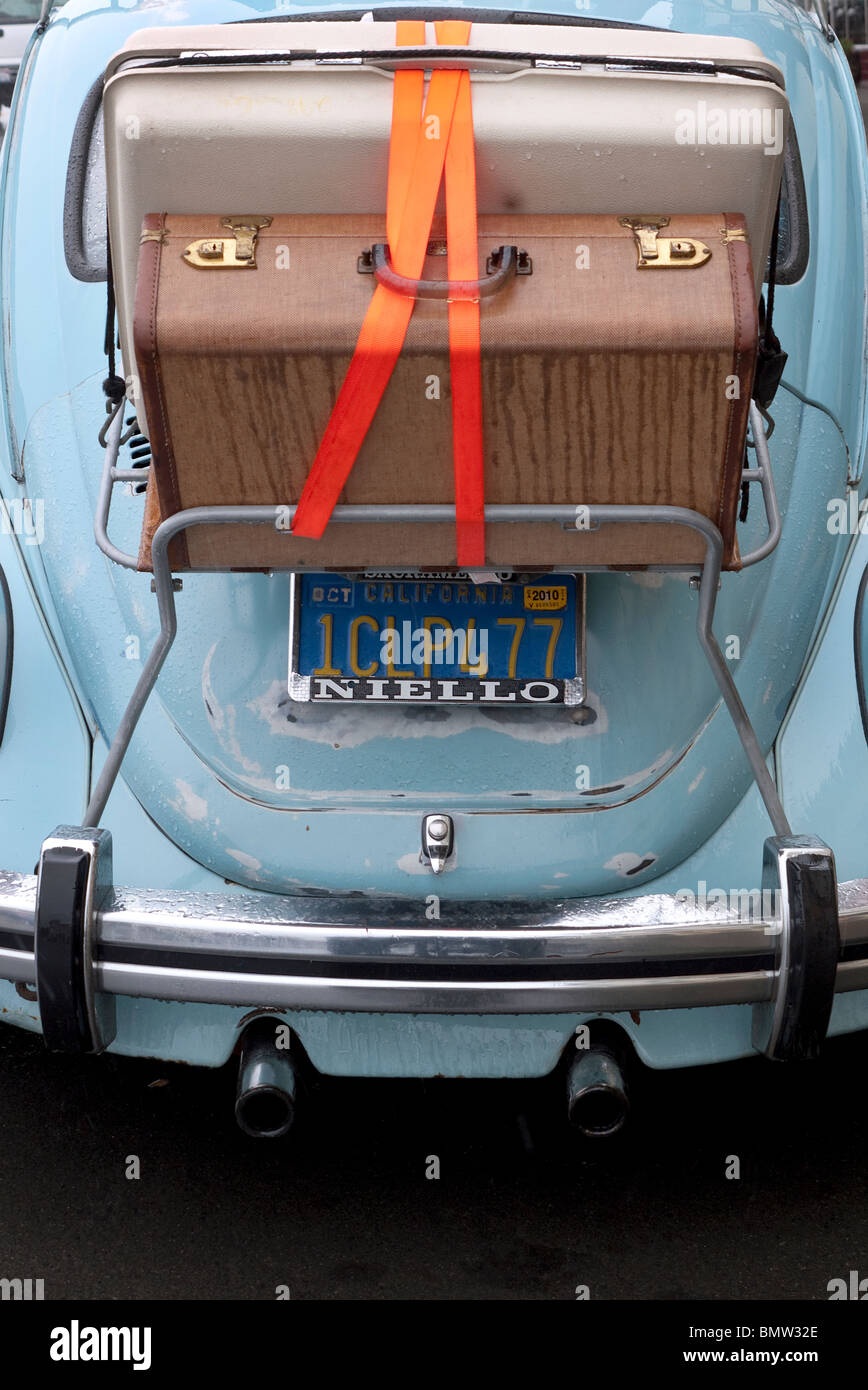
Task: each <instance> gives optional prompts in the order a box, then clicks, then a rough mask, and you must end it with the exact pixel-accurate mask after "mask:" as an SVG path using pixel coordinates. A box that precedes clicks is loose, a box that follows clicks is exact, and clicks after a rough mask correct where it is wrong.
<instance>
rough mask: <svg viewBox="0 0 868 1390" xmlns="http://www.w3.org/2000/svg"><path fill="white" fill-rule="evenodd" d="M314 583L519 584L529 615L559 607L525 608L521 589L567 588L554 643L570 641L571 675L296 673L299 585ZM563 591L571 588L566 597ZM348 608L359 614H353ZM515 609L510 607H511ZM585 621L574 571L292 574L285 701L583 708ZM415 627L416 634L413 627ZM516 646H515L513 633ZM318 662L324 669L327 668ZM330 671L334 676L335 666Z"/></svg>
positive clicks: (580, 582)
mask: <svg viewBox="0 0 868 1390" xmlns="http://www.w3.org/2000/svg"><path fill="white" fill-rule="evenodd" d="M316 581H323V582H324V583H325V582H326V581H328V582H329V583H330V584H331V585H332V586H334V587H337V586H341V585H343V586H346V585H353V586H355V585H357V584H382V583H386V582H388V583H391V584H393V585H394V586H396V587H397V586H399V585H405V586H406V585H413V586H415V585H417V584H426V585H429V586H430V585H433V584H438V585H442V584H446V585H447V586H448V585H460V584H466V585H468V586H470V585H475V584H480V583H482V584H486V585H490V584H492V583H499V584H501V585H508V586H511V587H512V588H513V589H515V588H518V587H521V589H522V594H521V611H522V612H528V613H529V614H534V613H536V614H538V615H539V616H543V615H544V614H545V613H550V612H552V611H559V610H551V609H548V608H545V607H544V606H540V607H537V606H536V605H535V606H534V607H530V608H525V591H526V590H529V589H530V590H532V589H537V590H543V591H545V590H548V589H551V590H555V591H556V590H558V589H559V588H561V587H562V586H563V587H566V588H567V590H568V598H567V603H566V612H567V618H568V622H567V627H566V629H565V630H560V631H559V632H558V635H557V637H556V638H555V652H556V653H558V654H560V655H561V656H563V650H562V646H561V643H562V641H566V642H568V643H570V644H571V645H570V646H569V647H568V648H567V649H566V650H568V651H570V652H571V653H572V657H573V661H572V662H570V665H573V664H574V668H575V674H574V675H569V674H566V675H558V676H554V675H552V676H551V677H546V676H538V677H537V676H527V675H515V676H512V677H510V676H508V675H507V676H495V677H492V676H489V675H488V674H487V673H486V674H477V675H468V676H463V677H461V676H455V675H451V676H445V675H443V676H440V675H436V674H434V672H433V670H431V673H430V674H429V675H428V676H427V677H426V676H425V675H423V674H419V675H416V674H413V675H411V676H408V675H407V671H406V667H402V673H401V674H395V675H394V676H393V675H376V676H370V675H360V676H357V675H352V674H349V675H348V674H344V673H343V672H342V671H341V672H338V673H337V674H336V675H334V676H324V675H320V674H318V673H317V672H316V671H313V672H303V671H302V670H301V669H300V667H301V650H302V621H303V620H302V603H303V598H304V591H305V586H306V585H311V586H313V585H315V584H316ZM570 590H571V591H572V594H571V597H570V593H569V591H570ZM355 594H356V590H355V589H354V590H353V598H352V601H350V602H344V603H342V604H341V605H340V607H341V608H342V609H343V611H344V612H348V611H349V610H350V609H354V608H355ZM425 602H427V599H426V600H425ZM438 606H441V607H443V606H444V604H443V601H442V600H438ZM475 606H476V605H475V604H474V605H471V607H475ZM482 606H483V605H482V604H479V605H478V607H477V612H476V616H478V612H479V610H481V609H482ZM334 611H335V610H334V608H331V609H330V608H329V607H328V604H327V603H326V604H325V605H324V606H322V607H320V609H319V612H320V617H322V616H324V615H326V614H328V613H329V612H331V613H332V623H334V616H333V615H334ZM355 611H356V615H357V616H358V610H355ZM514 611H515V605H513V612H514ZM585 616H586V578H585V575H584V574H581V573H575V572H574V571H572V570H560V571H559V570H552V571H549V572H548V573H546V574H544V575H531V574H524V573H522V574H513V573H511V572H506V571H499V572H497V575H496V576H494V575H493V574H492V575H488V574H487V575H486V576H485V577H484V578H482V577H480V576H479V575H471V574H468V573H467V571H461V570H457V571H439V570H438V571H432V570H400V571H399V570H365V571H361V572H348V573H346V574H325V573H323V574H320V573H319V572H317V573H309V572H293V573H292V574H290V602H289V673H288V693H289V696H290V698H291V699H292V700H294V701H297V702H299V703H302V704H326V705H328V704H344V705H346V704H353V705H358V704H364V705H365V706H377V705H386V706H389V705H396V704H397V705H418V704H440V705H450V704H454V705H458V706H459V707H460V706H462V705H463V706H464V708H469V707H471V706H474V705H484V706H498V707H501V708H504V707H511V708H513V709H536V708H544V709H550V708H552V707H555V708H563V707H575V706H578V705H583V704H584V702H585V694H586V680H585V645H586V644H585ZM444 621H448V620H444ZM507 621H510V619H507ZM396 622H397V619H396ZM416 630H417V631H418V629H416ZM456 631H457V629H456ZM441 634H442V629H441ZM381 635H382V634H381ZM522 635H523V630H522ZM518 641H519V642H520V641H521V637H520V636H519V638H518ZM435 660H436V658H435ZM568 660H569V658H568ZM325 664H326V665H330V663H325ZM411 664H412V663H411ZM334 669H335V671H337V668H336V667H335V668H334Z"/></svg>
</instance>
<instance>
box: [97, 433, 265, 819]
mask: <svg viewBox="0 0 868 1390" xmlns="http://www.w3.org/2000/svg"><path fill="white" fill-rule="evenodd" d="M106 452H108V451H106ZM280 513H281V509H280V507H191V508H190V509H189V510H188V511H185V512H177V513H176V514H175V515H174V516H170V517H168V518H167V519H166V520H165V521H163V522H161V523H160V525H159V526H158V527H157V530H156V531H155V532H154V539H153V542H152V545H151V563H152V565H153V570H154V589H155V592H156V595H157V611H158V613H159V617H160V632H159V635H158V637H157V640H156V642H155V643H154V645H153V647H152V648H151V651H150V654H149V655H148V659H147V661H146V662H145V665H144V668H143V670H142V674H141V675H140V676H139V679H138V681H137V682H136V686H135V689H134V690H133V693H132V695H131V696H130V698H129V701H128V703H127V707H126V709H125V710H124V712H123V715H122V716H121V722H120V724H119V725H118V729H117V733H116V734H115V736H114V738H113V739H112V743H111V747H110V748H109V751H108V756H107V758H106V760H105V763H104V764H103V769H102V772H101V773H100V775H99V780H98V781H97V784H96V786H95V787H94V789H93V792H92V793H91V798H90V801H89V802H88V804H87V810H86V811H85V814H84V820H85V825H88V826H94V827H96V826H98V825H99V822H100V820H101V818H102V814H103V811H104V810H105V808H106V802H107V801H108V799H109V795H110V793H111V789H112V787H113V786H114V784H115V781H116V780H117V775H118V772H119V771H120V766H121V763H122V762H123V760H124V757H125V756H126V751H127V749H128V748H129V746H130V740H131V739H132V736H133V734H134V733H135V731H136V725H137V724H138V722H139V719H140V718H141V714H142V710H143V709H144V707H145V705H146V704H147V702H148V699H149V697H150V694H151V691H152V690H153V688H154V686H155V685H156V683H157V677H158V676H159V674H160V671H161V670H162V669H163V663H164V662H165V660H166V657H167V656H168V655H169V652H170V650H171V647H172V643H173V642H174V640H175V635H176V633H177V631H178V615H177V612H176V610H175V589H174V585H173V583H172V567H171V564H170V563H169V543H170V541H172V539H173V538H174V537H175V536H176V535H177V534H178V532H179V531H183V530H184V529H185V528H186V527H187V526H196V525H201V524H202V523H204V522H208V523H210V524H212V525H220V524H221V523H222V524H225V523H227V522H235V523H238V522H242V523H244V522H246V523H248V524H250V525H257V524H259V525H261V524H262V523H263V522H271V523H272V524H273V525H276V523H277V520H278V517H279V516H280Z"/></svg>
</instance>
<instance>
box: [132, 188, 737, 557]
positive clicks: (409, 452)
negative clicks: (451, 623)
mask: <svg viewBox="0 0 868 1390" xmlns="http://www.w3.org/2000/svg"><path fill="white" fill-rule="evenodd" d="M230 220H231V219H230ZM264 220H265V216H260V217H258V218H252V217H249V218H248V221H249V222H250V223H253V222H255V221H259V222H262V221H264ZM629 220H630V219H629V218H625V219H619V218H617V217H614V216H597V217H577V216H548V217H541V216H533V215H524V216H513V217H506V216H488V217H483V218H481V219H480V226H479V235H480V252H479V263H480V275H482V274H483V272H484V268H485V264H486V261H487V259H488V257H489V256H490V255H491V254H492V253H493V252H496V251H497V250H498V249H499V248H500V247H501V246H516V247H517V248H518V249H519V250H520V251H521V252H522V254H523V256H524V257H525V261H524V267H525V269H526V270H528V271H530V273H525V274H520V275H516V276H514V277H513V278H512V279H510V280H509V281H507V283H506V284H505V286H504V287H503V288H502V289H500V290H498V291H497V292H496V293H494V294H492V295H491V297H489V298H486V299H484V301H483V307H482V312H481V330H482V384H483V424H484V453H485V495H486V501H487V502H489V503H520V504H525V505H526V504H531V503H564V504H567V505H569V506H571V507H573V508H576V507H580V506H581V505H582V504H589V503H605V502H622V503H635V504H647V505H660V504H667V503H668V504H670V505H675V506H682V507H690V508H693V509H695V510H697V511H700V512H702V513H703V514H704V515H705V516H708V517H710V518H711V519H712V520H713V521H714V522H715V523H716V524H717V525H718V526H719V528H720V529H721V531H722V533H723V536H724V543H725V547H726V557H727V563H728V564H730V565H732V564H734V563H736V562H737V561H736V548H735V535H734V531H735V514H736V505H737V497H738V492H739V484H740V475H741V469H742V464H743V454H744V437H745V429H746V422H747V410H748V404H749V400H750V390H751V383H752V377H753V369H754V363H755V356H756V343H757V315H756V304H755V297H754V288H753V274H752V268H751V260H750V249H749V247H748V244H747V240H746V230H745V223H744V219H743V218H741V217H738V216H733V215H729V214H724V213H720V214H718V215H716V216H708V215H696V216H693V217H688V216H686V215H682V216H674V217H672V218H671V219H669V221H668V225H666V226H664V227H658V226H657V225H655V224H656V223H657V222H660V221H662V220H663V219H662V218H657V219H651V218H649V217H647V216H645V217H640V218H638V219H633V221H634V223H635V225H634V226H630V225H624V222H625V221H629ZM647 238H650V242H651V244H652V245H653V246H654V247H655V248H656V247H657V246H658V245H659V248H660V262H661V263H660V265H659V266H657V267H654V265H653V261H650V262H647V263H645V264H642V265H640V246H641V245H643V244H644V242H645V239H647ZM384 240H385V226H384V222H383V219H382V218H378V217H360V216H349V217H311V216H308V217H294V216H286V215H280V214H275V215H273V216H272V218H271V221H270V225H268V226H265V227H262V228H261V229H260V230H259V231H258V232H257V233H256V245H255V267H253V268H234V266H232V265H230V264H227V263H224V260H223V259H221V256H225V257H226V258H227V261H231V260H233V258H234V245H235V243H234V240H233V238H232V237H231V234H230V232H229V230H228V229H227V227H226V226H224V225H223V220H221V219H219V218H214V217H207V216H202V217H192V216H168V215H166V214H161V215H158V216H152V217H149V218H146V220H145V229H144V235H143V240H142V246H141V256H140V262H139V275H138V286H137V302H136V316H135V348H136V360H137V369H138V374H139V377H140V381H141V390H142V396H143V399H144V403H145V407H146V411H147V417H148V419H149V421H150V424H151V447H152V450H153V456H154V470H153V472H154V485H155V491H156V496H152V498H151V515H152V517H153V514H154V510H155V506H156V504H157V503H158V504H159V511H160V514H161V515H163V516H168V515H171V514H172V513H174V512H175V511H178V510H180V509H181V508H186V507H197V506H204V505H209V504H210V505H220V504H226V503H242V502H246V503H274V502H281V503H291V502H295V501H297V499H298V497H299V495H300V493H301V490H302V487H303V485H304V481H305V478H306V477H307V473H308V470H309V467H310V464H311V461H312V459H313V457H314V455H315V453H316V450H317V445H318V443H319V440H320V438H321V437H322V434H323V431H324V429H325V426H326V423H327V421H328V418H329V415H330V413H331V410H332V407H333V405H334V402H335V399H336V396H337V392H338V389H339V387H340V384H341V382H342V380H343V377H344V375H345V372H346V369H347V367H348V365H349V362H350V358H351V356H352V352H353V348H354V346H355V342H356V339H357V337H358V333H359V328H360V326H361V322H362V319H363V317H364V314H365V310H366V309H367V306H368V304H369V302H370V298H371V294H372V289H373V281H372V277H371V275H370V274H366V273H360V270H359V262H360V258H363V256H364V253H365V252H366V251H367V250H369V249H370V248H371V246H372V245H374V244H377V243H383V242H384ZM673 243H674V244H675V245H676V247H680V248H681V252H682V257H683V259H681V260H680V261H679V260H678V259H673V260H672V261H671V263H670V264H666V263H665V260H666V258H665V257H664V255H663V252H664V249H665V248H668V247H670V246H671V245H672V244H673ZM218 245H219V246H220V247H221V248H222V252H221V256H216V257H214V258H213V259H210V260H209V259H208V258H207V255H206V256H205V257H203V256H202V255H201V254H200V252H201V250H202V249H205V250H206V251H211V253H212V255H213V252H214V249H215V248H216V247H217V246H218ZM699 246H701V247H705V248H707V249H708V251H709V252H710V254H709V255H708V256H707V259H705V260H704V262H703V263H700V264H694V261H695V260H696V259H697V258H698V257H699V256H702V255H704V252H700V251H696V252H695V253H694V254H693V255H691V248H694V247H699ZM442 247H443V243H442V242H441V244H440V245H438V244H437V242H436V240H435V241H434V242H432V243H431V244H430V245H429V250H431V251H433V252H434V254H432V255H430V256H429V258H428V261H427V270H426V274H427V275H428V276H429V277H430V278H431V279H438V278H440V279H442V278H444V276H445V256H443V255H442V254H437V253H438V252H441V251H442ZM185 252H186V255H185ZM362 264H363V265H364V260H362ZM449 381H450V375H449V344H448V330H447V306H446V304H445V303H444V302H442V301H436V300H420V301H419V302H417V304H416V307H415V310H414V313H413V317H412V319H411V321H410V328H409V332H408V334H407V338H406V340H405V344H404V349H403V352H402V353H401V356H400V358H399V360H398V365H397V367H396V369H395V371H394V374H393V376H392V379H391V381H390V383H389V386H388V387H387V389H386V394H385V396H384V398H383V401H382V403H381V404H380V407H379V410H378V411H377V414H376V416H375V418H374V423H373V425H372V427H371V429H370V431H369V432H368V435H367V438H366V440H365V443H364V445H363V446H362V450H361V453H360V454H359V456H358V459H357V461H356V464H355V467H354V468H353V471H352V473H351V474H350V478H349V481H348V483H347V486H346V488H345V491H344V495H343V496H342V498H341V501H344V502H348V503H377V502H383V501H384V500H387V501H389V502H397V503H401V502H404V503H414V502H450V501H451V499H452V497H453V496H454V491H453V468H452V417H451V411H450V402H449ZM578 515H579V514H578V513H577V516H578ZM258 531H259V534H256V536H255V539H253V538H252V536H251V532H250V530H246V531H245V530H243V529H240V528H239V529H235V528H231V529H229V528H226V527H221V528H219V530H218V529H217V528H208V527H204V528H201V527H197V528H196V529H195V530H191V531H190V532H189V533H187V535H186V538H181V540H180V541H179V543H178V546H177V550H176V554H175V557H174V559H175V563H176V564H178V565H179V566H185V565H190V566H191V567H193V568H215V567H222V566H240V567H243V566H245V565H248V564H250V563H252V562H255V563H257V564H262V565H267V566H277V565H287V564H289V563H291V562H293V561H295V562H297V563H299V564H302V563H304V564H313V565H326V566H338V567H340V566H349V565H352V566H359V567H364V566H366V565H371V564H377V563H380V564H382V563H383V562H384V561H385V560H386V559H387V560H388V562H389V564H390V565H424V566H440V565H444V564H445V565H448V564H454V563H455V539H454V528H453V527H452V525H451V524H445V525H430V526H429V525H412V526H393V525H376V524H370V525H368V524H365V525H362V526H356V525H353V526H347V525H337V524H332V525H331V526H330V527H329V528H328V529H327V531H326V533H325V535H324V536H323V538H322V539H321V540H318V541H314V540H301V539H295V538H290V537H289V536H288V535H287V534H286V533H285V532H281V531H271V530H270V529H266V528H258ZM685 541H686V543H687V545H688V547H689V554H688V557H687V558H693V557H694V556H695V555H696V554H697V550H696V542H695V539H694V537H693V535H692V533H690V532H683V533H682V532H681V531H671V530H666V531H662V532H661V531H658V529H657V528H652V527H646V526H644V525H640V526H636V527H625V528H622V527H617V528H614V527H611V528H603V529H602V530H600V531H598V532H588V533H587V534H585V535H584V536H581V537H579V536H577V535H576V532H575V530H573V532H568V531H565V530H564V529H563V528H562V527H558V526H556V525H544V526H539V525H533V524H530V523H528V524H522V523H517V524H515V523H513V524H509V525H501V526H490V527H489V528H488V536H487V559H488V560H489V561H490V562H491V563H493V564H497V565H499V566H505V565H509V566H528V567H533V566H544V567H547V566H549V565H551V564H555V563H569V561H570V560H571V559H573V558H575V557H576V556H577V554H578V553H581V555H582V557H583V559H584V561H585V562H589V563H605V564H628V563H637V564H638V563H665V562H668V561H671V560H672V558H673V556H675V555H676V553H677V548H678V547H679V545H683V544H684V543H685ZM698 553H700V554H701V550H700V551H699V552H698ZM251 556H252V557H253V559H251ZM142 562H143V563H147V553H146V552H145V553H143V556H142Z"/></svg>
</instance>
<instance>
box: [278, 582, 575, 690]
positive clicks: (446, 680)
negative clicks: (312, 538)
mask: <svg viewBox="0 0 868 1390" xmlns="http://www.w3.org/2000/svg"><path fill="white" fill-rule="evenodd" d="M583 631H584V578H583V576H578V575H574V574H547V575H542V576H541V577H535V578H533V579H529V578H528V577H527V576H523V577H522V578H521V579H510V578H504V579H500V578H498V579H497V580H491V581H482V582H479V576H476V577H475V578H471V577H470V576H469V575H462V574H460V573H458V574H422V573H418V574H403V575H398V574H376V575H374V574H369V575H366V576H358V575H355V576H352V577H349V576H348V577H344V576H343V575H335V574H302V575H294V576H293V577H292V600H291V620H290V662H289V666H290V671H289V693H290V695H291V696H292V698H293V699H295V700H316V701H350V700H367V701H371V702H373V703H379V704H386V703H403V704H416V703H424V702H428V701H430V702H440V703H447V704H470V703H474V702H475V703H479V704H490V705H556V704H567V705H578V704H581V703H582V700H583V699H584V682H583V679H582V664H583Z"/></svg>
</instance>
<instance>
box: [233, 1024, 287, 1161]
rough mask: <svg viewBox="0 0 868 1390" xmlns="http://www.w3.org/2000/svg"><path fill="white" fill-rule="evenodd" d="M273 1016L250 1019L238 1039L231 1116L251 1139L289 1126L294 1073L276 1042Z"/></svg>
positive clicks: (267, 1136)
mask: <svg viewBox="0 0 868 1390" xmlns="http://www.w3.org/2000/svg"><path fill="white" fill-rule="evenodd" d="M276 1027H277V1020H275V1019H273V1018H272V1019H271V1020H266V1019H263V1020H261V1021H260V1022H258V1023H253V1024H251V1026H250V1027H249V1028H248V1029H247V1031H246V1033H245V1034H244V1037H243V1038H242V1040H241V1061H240V1064H239V1067H238V1090H237V1092H236V1096H235V1119H236V1120H237V1121H238V1125H239V1128H241V1129H242V1130H243V1131H244V1133H245V1134H249V1135H250V1136H251V1138H252V1139H280V1138H281V1136H282V1135H284V1134H286V1133H287V1131H288V1130H290V1129H291V1128H292V1122H293V1120H294V1119H295V1097H296V1091H297V1089H298V1073H297V1071H296V1066H295V1062H294V1061H293V1059H292V1054H291V1052H290V1051H289V1049H288V1048H280V1047H278V1046H277V1042H276Z"/></svg>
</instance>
